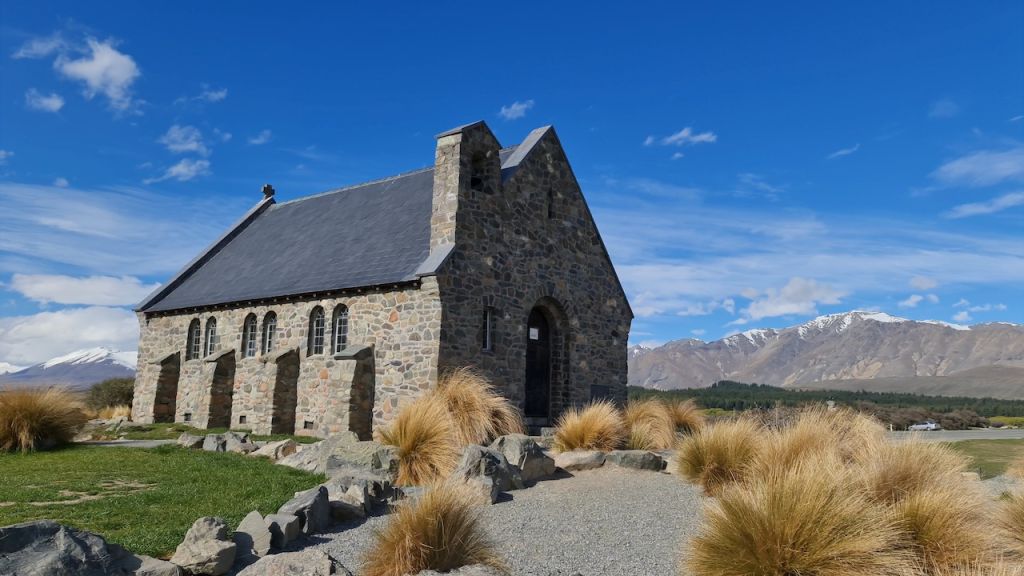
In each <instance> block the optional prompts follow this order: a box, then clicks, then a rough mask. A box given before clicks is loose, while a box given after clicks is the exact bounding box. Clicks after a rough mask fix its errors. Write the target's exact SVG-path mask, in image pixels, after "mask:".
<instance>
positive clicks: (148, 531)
mask: <svg viewBox="0 0 1024 576" xmlns="http://www.w3.org/2000/svg"><path fill="white" fill-rule="evenodd" d="M0 478H2V480H0V526H6V525H8V524H15V523H18V522H24V521H27V520H38V519H43V518H49V519H52V520H55V521H57V522H60V523H63V524H67V525H70V526H73V527H75V528H79V529H83V530H88V531H91V532H95V533H97V534H100V535H102V536H104V537H105V538H107V540H108V541H110V542H115V543H117V544H120V545H122V546H124V547H126V548H128V549H129V550H130V551H132V552H134V553H137V554H147V555H150V556H158V557H163V558H166V557H168V556H169V555H170V554H172V553H173V552H174V548H175V547H176V546H177V545H178V544H179V543H180V542H181V540H182V538H183V537H184V535H185V532H186V531H187V530H188V528H189V526H191V525H192V523H193V522H194V521H195V520H196V519H197V518H199V517H201V516H219V517H221V518H224V519H225V520H226V521H227V522H228V525H229V526H230V527H231V528H234V527H235V526H237V525H238V523H239V522H240V521H241V520H242V518H243V517H244V516H245V515H246V514H248V513H249V512H250V511H252V510H259V511H260V513H262V514H269V513H272V512H276V511H277V509H278V508H279V507H280V506H281V504H283V503H285V502H286V501H287V500H289V499H290V498H291V497H292V495H293V493H295V492H297V491H300V490H306V489H308V488H312V487H313V486H316V485H317V484H319V483H321V482H323V481H324V477H323V476H321V475H316V474H310V473H307V472H302V471H300V470H295V469H293V468H288V467H286V466H277V465H275V464H273V463H271V462H270V461H269V460H266V459H264V458H251V457H247V456H242V455H240V454H233V453H217V452H202V451H195V450H185V449H182V448H179V447H177V446H161V447H159V448H154V449H149V450H145V449H139V448H103V447H97V446H71V447H68V448H65V449H62V450H55V451H52V452H37V453H33V454H28V455H22V454H2V455H0ZM111 483H116V484H111ZM82 495H88V496H93V495H96V496H100V498H99V499H96V500H89V501H84V502H78V503H73V504H69V503H65V504H60V503H54V502H60V501H69V500H75V499H76V498H80V497H82ZM33 502H36V503H40V502H42V503H48V504H44V505H34V504H32V503H33Z"/></svg>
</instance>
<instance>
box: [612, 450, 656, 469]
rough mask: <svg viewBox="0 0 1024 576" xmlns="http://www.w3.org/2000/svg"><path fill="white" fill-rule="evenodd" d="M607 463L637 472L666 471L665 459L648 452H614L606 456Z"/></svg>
mask: <svg viewBox="0 0 1024 576" xmlns="http://www.w3.org/2000/svg"><path fill="white" fill-rule="evenodd" d="M605 462H606V463H608V464H615V465H616V466H622V467H623V468H633V469H635V470H651V471H653V472H660V471H662V470H664V469H665V459H664V458H662V457H661V456H660V455H658V454H657V453H655V452H648V451H647V450H612V451H611V452H609V453H608V454H607V455H606V456H605Z"/></svg>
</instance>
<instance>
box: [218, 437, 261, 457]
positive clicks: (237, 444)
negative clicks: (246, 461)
mask: <svg viewBox="0 0 1024 576" xmlns="http://www.w3.org/2000/svg"><path fill="white" fill-rule="evenodd" d="M255 450H256V445H255V444H253V443H252V442H249V435H248V434H240V433H238V432H227V433H226V434H224V451H225V452H237V453H240V454H248V453H249V452H254V451H255Z"/></svg>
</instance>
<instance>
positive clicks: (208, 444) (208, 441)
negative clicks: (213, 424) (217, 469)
mask: <svg viewBox="0 0 1024 576" xmlns="http://www.w3.org/2000/svg"><path fill="white" fill-rule="evenodd" d="M226 446H227V440H226V439H225V438H224V435H223V434H207V435H206V437H205V438H204V439H203V450H205V451H207V452H223V451H224V450H225V448H226Z"/></svg>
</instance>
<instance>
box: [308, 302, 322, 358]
mask: <svg viewBox="0 0 1024 576" xmlns="http://www.w3.org/2000/svg"><path fill="white" fill-rule="evenodd" d="M324 323H325V322H324V309H323V308H321V307H319V306H317V307H316V308H313V312H312V313H311V314H310V315H309V355H310V356H312V355H313V354H323V353H324Z"/></svg>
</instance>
